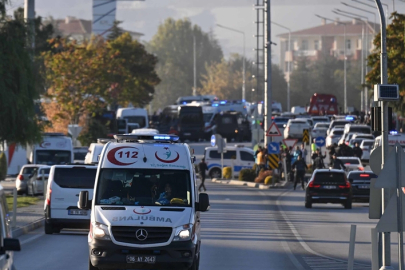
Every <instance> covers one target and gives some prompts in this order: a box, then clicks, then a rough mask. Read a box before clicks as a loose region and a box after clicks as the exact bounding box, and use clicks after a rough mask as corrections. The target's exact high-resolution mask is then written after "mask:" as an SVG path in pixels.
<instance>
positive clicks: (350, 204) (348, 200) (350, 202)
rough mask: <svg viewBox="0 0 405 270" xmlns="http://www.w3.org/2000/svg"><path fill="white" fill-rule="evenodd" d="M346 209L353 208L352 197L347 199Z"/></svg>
mask: <svg viewBox="0 0 405 270" xmlns="http://www.w3.org/2000/svg"><path fill="white" fill-rule="evenodd" d="M345 209H352V199H347V200H346V202H345Z"/></svg>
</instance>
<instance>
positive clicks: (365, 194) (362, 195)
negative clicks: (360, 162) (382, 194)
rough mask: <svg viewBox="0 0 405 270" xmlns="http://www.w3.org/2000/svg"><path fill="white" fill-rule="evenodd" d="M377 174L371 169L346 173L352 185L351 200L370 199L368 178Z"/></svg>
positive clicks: (363, 200)
mask: <svg viewBox="0 0 405 270" xmlns="http://www.w3.org/2000/svg"><path fill="white" fill-rule="evenodd" d="M377 177H378V176H377V175H376V174H374V173H373V172H372V171H365V172H359V171H352V172H350V173H349V174H348V175H347V178H348V179H349V182H350V184H351V185H352V191H353V201H360V202H369V200H370V180H371V178H377Z"/></svg>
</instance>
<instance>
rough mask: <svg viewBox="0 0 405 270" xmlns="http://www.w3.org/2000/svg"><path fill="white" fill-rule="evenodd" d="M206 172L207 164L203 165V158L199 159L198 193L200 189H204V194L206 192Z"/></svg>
mask: <svg viewBox="0 0 405 270" xmlns="http://www.w3.org/2000/svg"><path fill="white" fill-rule="evenodd" d="M206 171H208V166H207V163H205V158H202V159H201V162H200V163H199V164H198V172H199V174H200V177H201V185H200V186H199V187H198V191H201V188H204V192H205V191H207V189H206V188H205V172H206Z"/></svg>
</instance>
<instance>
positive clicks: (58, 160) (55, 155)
mask: <svg viewBox="0 0 405 270" xmlns="http://www.w3.org/2000/svg"><path fill="white" fill-rule="evenodd" d="M36 155H37V162H36V164H44V165H60V164H68V163H70V162H71V152H70V151H60V150H37V151H36Z"/></svg>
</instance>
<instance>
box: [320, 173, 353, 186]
mask: <svg viewBox="0 0 405 270" xmlns="http://www.w3.org/2000/svg"><path fill="white" fill-rule="evenodd" d="M345 181H346V180H345V174H344V173H338V172H317V173H316V174H315V177H314V183H317V184H324V183H344V182H345Z"/></svg>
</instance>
